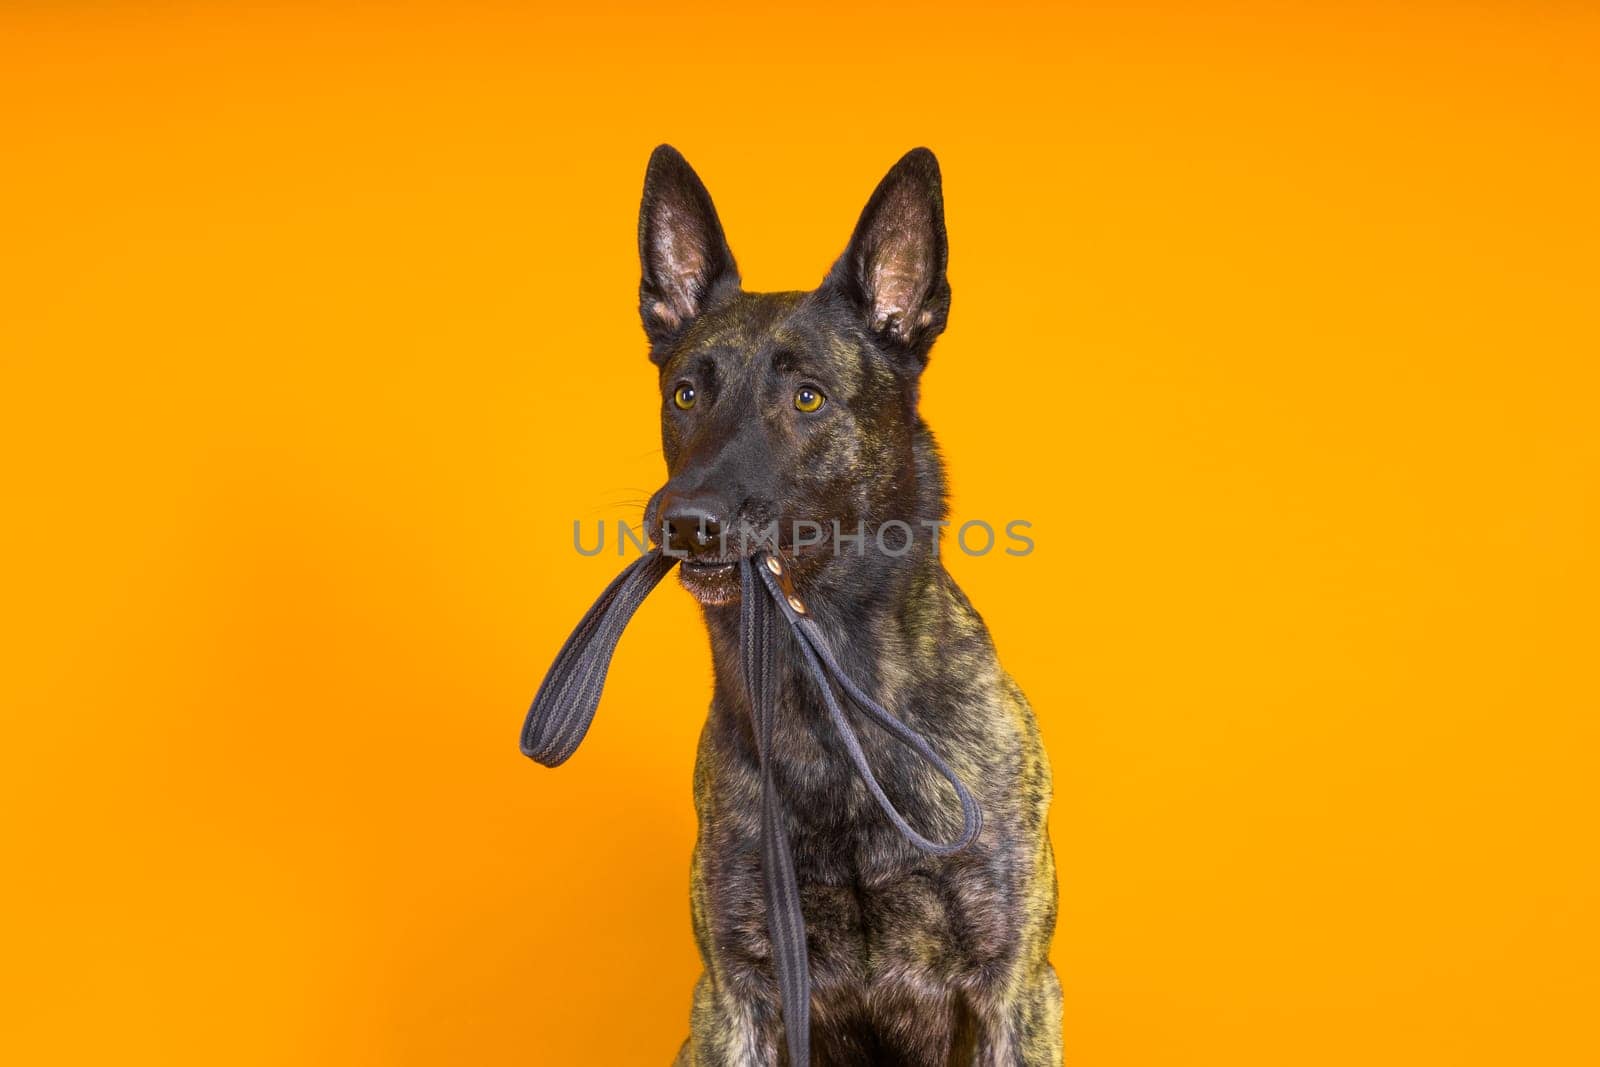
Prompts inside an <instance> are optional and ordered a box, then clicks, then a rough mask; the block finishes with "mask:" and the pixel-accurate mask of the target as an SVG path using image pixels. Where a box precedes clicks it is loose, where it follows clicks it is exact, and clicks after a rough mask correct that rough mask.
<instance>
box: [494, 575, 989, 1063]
mask: <svg viewBox="0 0 1600 1067" xmlns="http://www.w3.org/2000/svg"><path fill="white" fill-rule="evenodd" d="M677 562H678V561H677V560H676V559H673V558H672V557H669V556H666V555H664V554H663V553H662V552H661V551H660V550H659V549H658V550H656V551H653V552H650V553H648V554H646V555H644V556H641V557H640V558H639V559H637V560H635V561H634V562H633V563H631V564H629V565H628V567H627V568H626V569H624V570H623V572H622V573H621V574H619V575H618V576H617V577H616V579H615V580H613V581H612V583H611V584H610V585H608V586H607V587H606V589H605V592H603V593H601V594H600V598H599V599H598V600H596V601H595V602H594V605H593V606H592V607H590V608H589V610H588V611H587V612H585V613H584V616H583V618H582V619H581V620H580V621H579V622H578V625H577V627H576V628H575V629H574V630H573V631H572V635H571V636H570V637H568V638H567V641H566V643H565V644H564V645H562V647H561V651H560V652H558V653H557V654H556V658H555V662H553V663H552V664H551V665H550V670H549V671H548V672H547V673H546V674H545V677H544V681H543V682H542V683H541V684H540V686H539V692H538V693H537V694H536V695H535V696H534V698H533V706H532V707H530V708H529V709H528V717H527V720H526V721H525V722H524V723H523V726H522V753H523V755H525V756H527V757H528V758H530V759H532V760H535V761H537V762H538V763H542V764H544V765H545V766H546V767H556V766H559V765H561V764H562V763H564V762H566V760H567V759H568V758H569V757H570V756H571V755H572V754H573V752H575V751H577V748H578V745H579V744H580V743H581V742H582V741H583V737H584V735H585V734H586V733H588V731H589V725H590V724H591V723H592V722H593V721H594V715H595V711H596V709H598V707H599V705H600V693H601V691H602V690H603V689H604V687H605V680H606V671H607V669H608V668H609V667H610V665H611V657H612V655H613V653H615V652H616V648H617V642H618V641H619V640H620V639H621V637H622V631H623V630H624V629H625V628H626V627H627V625H628V621H629V620H630V619H632V618H633V615H634V612H636V611H638V610H639V605H641V604H643V603H644V600H645V598H646V597H647V596H649V595H650V591H651V590H653V589H654V588H655V587H656V586H657V585H658V584H660V582H661V579H662V578H664V577H666V575H667V572H668V571H670V570H671V569H672V568H673V566H674V565H676V563H677ZM739 588H740V594H741V596H740V603H739V650H740V660H741V662H740V666H741V667H742V669H743V670H744V681H745V689H746V691H747V693H748V694H749V698H750V714H751V718H752V722H751V726H752V733H753V735H754V737H755V741H756V758H757V762H758V766H759V772H760V777H761V862H762V868H763V873H764V874H765V878H764V881H765V883H766V895H767V927H768V932H769V934H770V935H771V937H772V948H773V953H772V956H773V963H774V967H775V969H776V971H777V979H778V993H779V1002H780V1008H781V1011H782V1013H783V1023H784V1030H785V1032H786V1035H787V1039H788V1049H789V1062H790V1064H792V1065H809V1064H810V1062H811V977H810V976H811V965H810V959H809V956H808V954H807V951H806V925H805V915H804V913H803V912H802V910H801V907H800V884H799V880H798V879H797V878H796V876H795V867H794V856H793V854H792V852H791V851H790V846H789V834H788V830H787V828H786V826H785V807H784V803H783V797H782V796H781V795H779V793H778V787H777V780H776V777H775V773H774V766H775V764H776V762H777V761H776V759H775V758H774V756H773V753H772V739H773V726H774V722H775V720H776V718H777V710H778V679H777V670H776V666H775V664H774V660H775V656H776V651H777V648H776V644H775V642H774V638H773V631H774V626H773V615H774V611H775V609H776V612H777V613H778V614H779V615H780V616H781V617H782V618H783V619H784V621H785V622H787V623H788V624H789V627H790V629H791V630H792V631H793V633H794V636H795V639H796V644H798V645H799V647H800V653H801V659H802V661H803V662H804V663H805V666H806V671H807V673H808V674H810V675H811V679H812V681H813V682H814V683H815V684H816V686H817V690H818V691H819V692H820V693H821V694H822V700H823V704H824V705H825V706H826V708H827V711H828V718H829V720H830V721H831V722H832V723H833V727H834V729H835V731H837V732H838V734H839V739H840V741H841V742H843V744H844V747H845V752H846V754H847V755H848V756H849V757H850V762H851V763H852V764H854V766H855V769H856V773H857V774H859V775H860V776H861V780H862V782H863V783H864V784H865V785H866V787H867V791H868V792H869V793H870V794H871V795H872V798H873V800H874V801H875V802H876V803H877V805H878V807H879V808H880V809H881V810H882V811H883V813H884V815H885V816H886V817H887V818H888V819H889V821H890V822H891V823H892V824H893V825H894V827H895V829H897V830H899V831H900V833H901V834H903V835H904V836H905V838H906V840H908V841H910V842H911V844H912V845H914V846H915V847H916V848H918V849H920V850H921V851H923V852H927V853H930V854H932V855H936V856H947V855H950V854H951V853H954V852H959V851H961V850H962V849H964V848H966V847H967V846H968V845H970V844H971V843H972V842H973V840H974V839H975V838H976V837H977V836H978V833H979V831H980V830H981V829H982V826H983V818H982V812H981V811H980V810H979V808H978V802H977V800H975V799H974V798H973V796H972V793H971V791H970V790H969V789H968V788H967V787H966V785H965V784H964V783H963V782H962V781H961V779H960V777H959V776H958V775H957V774H956V773H955V771H954V770H953V769H952V768H951V767H950V765H949V764H948V763H946V762H945V761H944V759H942V758H941V757H940V756H939V754H938V753H937V752H935V751H934V750H933V747H932V746H931V745H929V743H928V740H927V738H925V737H923V736H922V735H921V734H919V733H917V732H916V731H915V730H913V729H911V728H910V727H909V726H907V725H906V724H905V723H903V722H901V721H900V720H899V719H898V718H896V717H895V716H894V715H893V714H892V713H890V712H889V710H888V709H887V708H885V707H884V706H883V705H882V704H880V703H878V702H877V701H876V700H874V699H872V697H871V696H870V695H868V694H867V693H866V691H864V690H863V689H862V688H861V687H860V686H859V685H857V684H856V683H855V682H854V681H852V680H851V679H850V677H849V676H848V675H846V674H845V673H844V670H843V669H842V668H841V667H840V666H839V662H838V660H837V659H836V658H835V657H834V655H833V652H832V650H831V649H829V647H828V642H827V640H826V638H825V637H824V635H823V632H822V628H821V627H819V626H818V625H817V623H816V622H815V621H814V620H813V619H811V618H810V617H809V615H808V614H807V612H806V608H805V605H804V602H803V601H801V600H800V598H799V597H798V596H796V595H795V592H794V589H793V584H792V578H791V576H790V575H789V574H787V573H786V571H785V568H784V564H783V562H782V561H781V559H780V558H779V557H778V556H776V555H773V554H769V553H765V552H762V553H758V554H757V555H756V556H754V557H749V558H745V559H742V560H740V561H739ZM835 686H837V687H838V688H839V689H841V690H843V691H844V693H845V695H846V696H848V697H849V698H850V701H851V702H852V703H853V704H854V705H856V707H858V708H859V709H860V710H861V711H862V712H863V713H864V714H865V715H866V717H867V718H868V719H870V720H871V721H872V722H874V723H876V724H877V725H878V726H879V727H881V728H882V729H883V730H885V731H887V732H888V733H889V734H890V736H892V737H894V738H895V739H896V740H898V741H899V742H900V743H902V744H903V745H905V746H906V747H907V748H909V749H911V750H912V751H913V752H915V753H916V754H917V755H918V756H920V757H922V759H924V760H926V761H927V762H928V764H929V765H930V766H932V767H933V768H934V769H935V770H936V771H938V772H939V774H940V776H942V777H943V778H944V779H945V781H947V782H949V783H950V786H951V788H953V789H954V790H955V793H956V798H957V799H958V800H959V801H960V804H961V833H960V835H959V836H957V837H956V838H955V839H954V840H952V841H948V842H942V841H934V840H932V839H930V838H928V837H924V836H923V835H922V834H920V833H918V832H917V831H916V830H915V829H914V828H913V827H912V826H911V824H910V823H909V822H907V821H906V819H905V816H903V815H901V814H900V812H899V810H898V809H896V808H895V806H894V804H893V803H892V802H891V801H890V800H889V797H888V796H887V795H886V794H885V793H884V791H883V787H882V786H881V785H880V784H879V783H878V778H877V776H876V775H875V774H873V772H872V768H871V766H869V765H868V763H867V756H866V752H865V751H864V750H863V748H862V746H861V739H860V737H859V736H858V735H857V734H856V731H855V728H854V727H852V726H851V725H850V720H849V718H848V717H847V716H846V715H845V713H844V708H843V705H842V704H841V703H840V700H839V697H838V695H837V694H836V693H835V692H834V688H835Z"/></svg>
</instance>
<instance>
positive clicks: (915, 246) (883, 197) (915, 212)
mask: <svg viewBox="0 0 1600 1067" xmlns="http://www.w3.org/2000/svg"><path fill="white" fill-rule="evenodd" d="M948 259H949V247H948V245H947V244H946V241H945V234H944V194H943V192H942V191H941V189H940V185H939V161H938V160H937V159H935V158H934V155H933V153H932V152H930V151H928V150H927V149H926V148H913V149H912V150H911V151H909V152H907V153H906V154H905V155H904V156H903V157H901V159H900V162H898V163H896V164H895V165H894V166H893V167H892V168H890V170H889V173H888V174H886V175H885V176H884V179H883V181H881V182H879V183H878V188H877V190H876V191H874V192H873V194H872V199H871V200H868V201H867V206H866V210H864V211H862V212H861V221H859V222H857V223H856V232H855V233H854V234H853V235H852V236H851V238H850V246H849V247H848V248H846V249H845V252H844V255H842V256H840V257H839V260H838V262H836V263H835V264H834V265H833V270H832V271H831V272H830V273H829V274H828V278H827V280H826V281H825V282H824V283H823V285H824V287H825V288H832V289H834V290H835V291H836V292H838V293H840V294H842V295H843V296H844V297H845V298H846V299H848V300H850V301H851V302H853V303H854V304H855V305H856V306H857V307H859V308H860V309H861V312H862V314H863V315H864V316H865V317H866V321H867V325H868V326H870V327H871V328H872V330H873V332H874V333H876V334H878V336H879V337H880V338H882V339H883V341H884V342H885V343H886V344H888V345H889V346H890V347H891V348H892V349H895V350H897V351H902V352H905V353H907V354H909V355H911V356H913V357H915V358H916V360H917V361H918V364H919V365H920V364H921V363H922V362H925V361H926V360H927V358H928V347H929V346H930V345H932V344H933V341H934V338H936V337H938V336H939V334H941V333H943V332H944V324H945V320H946V318H947V317H948V315H949V313H950V283H949V281H948V280H947V279H946V278H945V266H946V263H947V261H948Z"/></svg>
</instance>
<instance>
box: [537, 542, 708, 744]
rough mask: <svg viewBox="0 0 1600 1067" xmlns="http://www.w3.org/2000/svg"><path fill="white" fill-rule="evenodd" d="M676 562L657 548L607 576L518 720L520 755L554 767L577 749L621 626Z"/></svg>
mask: <svg viewBox="0 0 1600 1067" xmlns="http://www.w3.org/2000/svg"><path fill="white" fill-rule="evenodd" d="M676 562H677V561H676V560H673V559H669V558H668V557H666V556H664V555H662V554H661V553H660V552H651V553H649V554H647V555H643V556H640V557H639V558H638V559H636V560H634V561H633V562H632V563H630V564H628V566H627V568H626V569H624V570H623V572H622V573H621V574H619V575H617V576H616V578H614V579H612V582H611V584H610V585H608V586H606V591H605V592H603V593H601V594H600V599H599V600H596V601H595V602H594V606H593V607H591V608H590V609H589V610H588V611H586V612H584V615H583V618H582V620H580V621H579V623H578V626H577V628H576V629H574V630H573V631H572V635H571V636H570V637H568V638H567V643H566V644H564V645H562V646H561V651H560V652H558V653H556V659H555V662H554V663H552V664H550V670H549V671H547V672H546V673H545V676H544V681H543V682H541V683H540V684H539V692H538V693H537V694H535V695H534V698H533V706H532V707H531V708H529V709H528V718H527V720H526V721H525V722H523V724H522V754H523V755H524V756H527V757H528V758H529V759H531V760H534V761H536V762H538V763H542V764H544V765H545V766H546V767H559V766H561V765H562V764H563V763H565V762H566V761H567V758H568V757H569V756H571V755H572V754H573V753H574V752H576V751H577V750H578V744H579V743H580V742H581V741H582V740H583V735H584V734H586V733H588V732H589V724H590V723H592V722H594V713H595V709H596V708H598V707H599V706H600V691H601V690H602V689H604V688H605V684H606V671H607V670H609V669H610V667H611V655H612V653H614V652H616V650H617V642H618V641H619V640H621V638H622V631H623V629H624V628H625V627H626V626H627V625H628V620H629V619H631V618H633V613H634V612H636V611H638V610H639V605H640V604H643V603H644V598H645V597H647V596H649V595H650V590H652V589H654V588H655V587H656V586H657V585H659V584H660V583H661V579H663V578H665V577H666V576H667V572H668V571H670V570H671V569H672V565H673V564H674V563H676Z"/></svg>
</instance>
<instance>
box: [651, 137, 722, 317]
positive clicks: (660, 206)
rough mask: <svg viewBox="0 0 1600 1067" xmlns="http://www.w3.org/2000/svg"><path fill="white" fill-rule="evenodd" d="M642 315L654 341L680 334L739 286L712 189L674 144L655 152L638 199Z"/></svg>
mask: <svg viewBox="0 0 1600 1067" xmlns="http://www.w3.org/2000/svg"><path fill="white" fill-rule="evenodd" d="M639 263H640V266H641V267H642V269H643V277H642V278H641V279H640V282H639V317H640V318H641V319H643V320H644V332H645V333H646V334H648V335H649V337H650V343H651V344H652V345H655V346H659V345H662V344H665V343H667V342H669V341H671V340H672V339H673V338H675V337H677V336H678V335H679V334H681V333H682V332H683V331H684V329H685V328H687V327H688V325H689V323H690V322H692V321H693V320H694V317H695V316H696V315H699V314H700V313H701V312H702V311H704V310H705V309H706V308H707V307H708V306H709V305H710V304H711V303H712V301H714V300H716V299H719V298H720V297H722V296H723V295H725V294H726V293H729V292H733V291H735V290H737V289H738V288H739V268H738V267H737V266H735V265H734V262H733V253H732V252H730V251H729V250H728V241H727V238H725V237H724V236H723V235H722V223H721V222H720V221H718V219H717V209H716V208H715V207H714V206H713V205H712V203H711V194H710V193H708V192H706V187H705V184H704V183H703V182H701V181H700V176H699V175H698V174H696V173H695V172H694V168H692V167H690V166H689V163H688V161H687V160H685V159H684V158H683V156H681V155H679V154H678V150H677V149H676V148H673V147H672V146H671V145H666V144H664V145H661V146H659V147H658V148H657V149H656V150H655V151H654V152H652V153H651V154H650V166H649V167H647V168H646V169H645V173H644V199H643V201H642V202H641V203H640V204H639Z"/></svg>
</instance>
